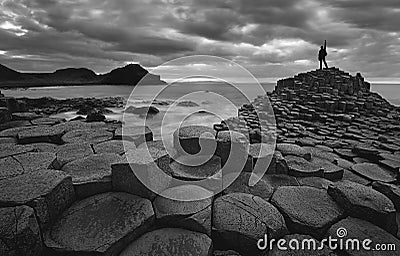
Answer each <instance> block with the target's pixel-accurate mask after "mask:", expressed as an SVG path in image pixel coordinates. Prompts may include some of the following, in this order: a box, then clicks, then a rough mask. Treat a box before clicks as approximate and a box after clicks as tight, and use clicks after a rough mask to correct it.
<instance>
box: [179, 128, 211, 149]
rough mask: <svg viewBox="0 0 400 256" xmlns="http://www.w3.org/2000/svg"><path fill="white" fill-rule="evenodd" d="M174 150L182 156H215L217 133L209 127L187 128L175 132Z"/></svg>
mask: <svg viewBox="0 0 400 256" xmlns="http://www.w3.org/2000/svg"><path fill="white" fill-rule="evenodd" d="M173 142H174V148H175V149H177V151H178V152H179V153H182V154H191V155H194V154H205V155H213V154H214V152H215V149H216V142H215V131H214V130H213V129H212V128H210V127H207V126H185V127H180V128H179V129H177V130H176V131H175V132H174V141H173Z"/></svg>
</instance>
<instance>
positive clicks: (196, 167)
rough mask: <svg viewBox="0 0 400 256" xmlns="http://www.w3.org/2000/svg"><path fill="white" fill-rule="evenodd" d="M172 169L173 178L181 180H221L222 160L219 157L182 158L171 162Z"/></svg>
mask: <svg viewBox="0 0 400 256" xmlns="http://www.w3.org/2000/svg"><path fill="white" fill-rule="evenodd" d="M170 167H171V174H172V176H173V177H175V178H177V179H181V180H203V179H207V178H209V177H212V176H214V177H215V178H221V173H219V172H220V171H221V158H219V157H218V156H212V157H211V158H210V157H209V156H196V157H191V156H180V157H177V158H176V159H175V160H174V161H173V162H171V164H170ZM218 173H219V174H218ZM216 176H219V177H216Z"/></svg>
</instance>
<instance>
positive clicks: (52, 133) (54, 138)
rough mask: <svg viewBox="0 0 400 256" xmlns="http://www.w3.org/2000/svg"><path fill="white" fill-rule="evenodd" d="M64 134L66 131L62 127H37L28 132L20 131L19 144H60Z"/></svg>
mask: <svg viewBox="0 0 400 256" xmlns="http://www.w3.org/2000/svg"><path fill="white" fill-rule="evenodd" d="M64 132H65V131H64V129H62V128H61V127H52V126H36V127H34V128H31V129H28V130H24V131H20V132H19V133H18V142H19V143H21V144H27V143H37V142H48V143H56V144H60V143H61V136H63V134H64Z"/></svg>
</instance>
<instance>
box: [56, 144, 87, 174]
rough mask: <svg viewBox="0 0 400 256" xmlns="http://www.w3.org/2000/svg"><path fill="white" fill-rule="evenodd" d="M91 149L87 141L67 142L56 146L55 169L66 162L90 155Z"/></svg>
mask: <svg viewBox="0 0 400 256" xmlns="http://www.w3.org/2000/svg"><path fill="white" fill-rule="evenodd" d="M92 154H93V150H92V147H91V146H90V144H87V143H68V144H64V145H61V146H59V147H58V148H57V151H56V155H57V159H56V163H55V164H54V166H55V168H56V169H61V168H62V167H63V166H64V165H65V164H66V163H69V162H72V161H74V160H76V159H80V158H84V157H86V156H89V155H92Z"/></svg>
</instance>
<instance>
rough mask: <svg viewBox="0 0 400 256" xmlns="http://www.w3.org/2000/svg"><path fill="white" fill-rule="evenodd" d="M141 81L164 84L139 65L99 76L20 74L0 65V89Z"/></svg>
mask: <svg viewBox="0 0 400 256" xmlns="http://www.w3.org/2000/svg"><path fill="white" fill-rule="evenodd" d="M142 79H143V80H142ZM141 80H142V82H141V83H142V84H165V82H164V81H162V80H161V79H160V76H158V75H154V74H151V73H149V72H148V71H147V70H146V69H144V68H143V67H141V66H140V65H139V64H129V65H127V66H125V67H121V68H117V69H114V70H112V71H110V72H109V73H106V74H100V75H97V74H96V73H95V72H93V71H92V70H90V69H87V68H66V69H59V70H56V71H55V72H52V73H21V72H18V71H15V70H12V69H10V68H8V67H6V66H3V65H0V87H9V88H10V87H11V88H18V87H34V86H37V87H39V86H57V85H106V84H109V85H137V84H138V83H139V81H141Z"/></svg>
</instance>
